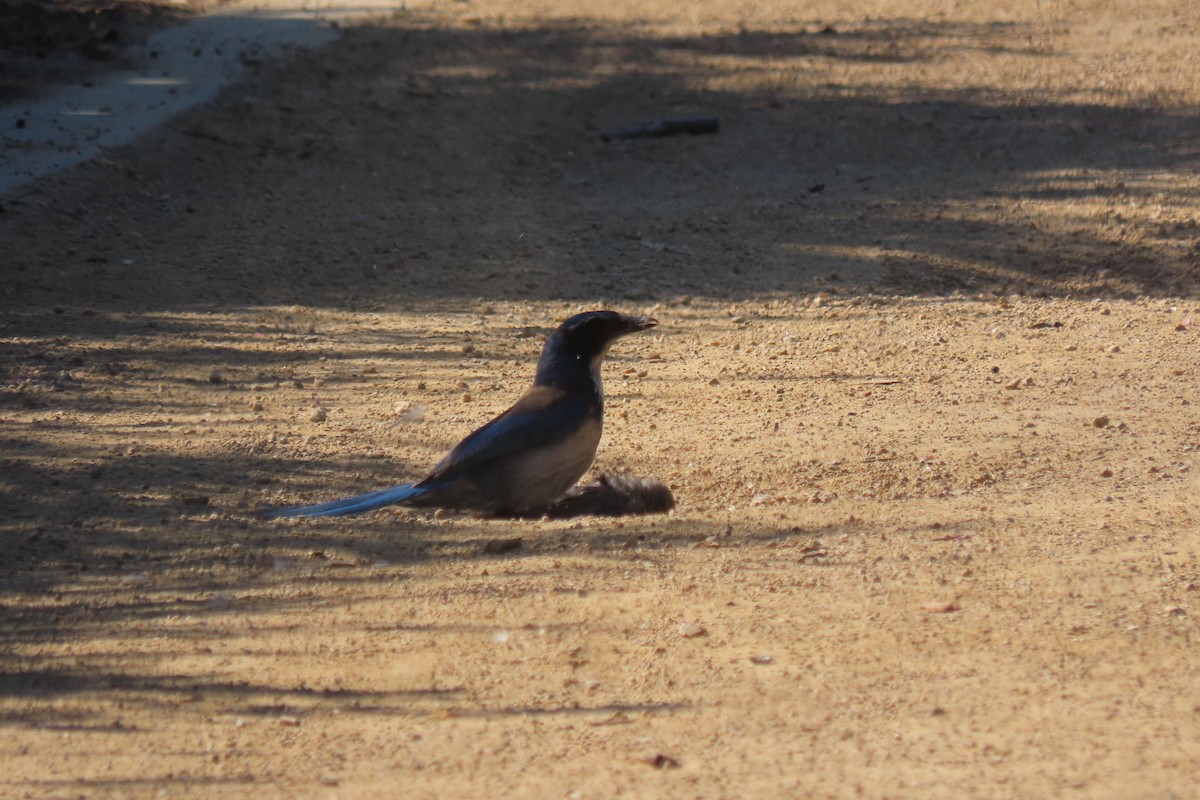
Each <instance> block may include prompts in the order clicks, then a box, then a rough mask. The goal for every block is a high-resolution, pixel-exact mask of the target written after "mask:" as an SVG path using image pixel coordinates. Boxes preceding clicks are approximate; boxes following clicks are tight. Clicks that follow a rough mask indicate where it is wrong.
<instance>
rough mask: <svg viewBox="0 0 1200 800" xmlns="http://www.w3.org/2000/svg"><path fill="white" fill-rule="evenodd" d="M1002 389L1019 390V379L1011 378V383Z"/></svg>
mask: <svg viewBox="0 0 1200 800" xmlns="http://www.w3.org/2000/svg"><path fill="white" fill-rule="evenodd" d="M1004 388H1005V389H1020V388H1021V379H1020V378H1013V379H1012V380H1011V381H1009V382H1008V383H1006V384H1004Z"/></svg>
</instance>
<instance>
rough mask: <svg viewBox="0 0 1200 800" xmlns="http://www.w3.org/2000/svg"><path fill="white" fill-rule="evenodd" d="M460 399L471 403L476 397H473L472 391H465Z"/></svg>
mask: <svg viewBox="0 0 1200 800" xmlns="http://www.w3.org/2000/svg"><path fill="white" fill-rule="evenodd" d="M459 399H460V400H462V401H463V402H464V403H469V402H471V400H473V399H474V398H473V397H471V393H470V392H463V393H462V397H460V398H459Z"/></svg>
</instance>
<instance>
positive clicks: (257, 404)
mask: <svg viewBox="0 0 1200 800" xmlns="http://www.w3.org/2000/svg"><path fill="white" fill-rule="evenodd" d="M250 410H251V411H262V410H263V404H262V400H255V401H254V402H253V403H251V404H250Z"/></svg>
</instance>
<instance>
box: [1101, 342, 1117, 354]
mask: <svg viewBox="0 0 1200 800" xmlns="http://www.w3.org/2000/svg"><path fill="white" fill-rule="evenodd" d="M1104 352H1106V353H1119V352H1121V345H1119V344H1114V345H1109V346H1108V347H1107V348H1105V350H1104Z"/></svg>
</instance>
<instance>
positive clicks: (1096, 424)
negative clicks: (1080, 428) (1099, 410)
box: [1092, 414, 1108, 428]
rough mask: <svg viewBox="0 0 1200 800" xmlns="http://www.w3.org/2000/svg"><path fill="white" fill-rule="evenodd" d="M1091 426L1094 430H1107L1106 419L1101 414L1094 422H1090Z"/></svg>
mask: <svg viewBox="0 0 1200 800" xmlns="http://www.w3.org/2000/svg"><path fill="white" fill-rule="evenodd" d="M1092 426H1093V427H1096V428H1107V427H1108V417H1106V416H1104V415H1103V414H1102V415H1100V416H1098V417H1096V418H1095V419H1094V420H1092Z"/></svg>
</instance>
